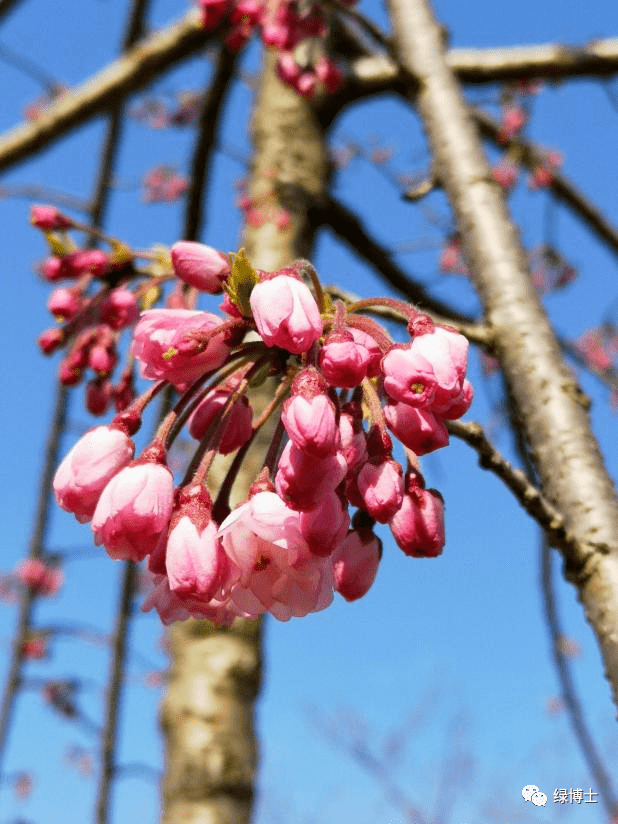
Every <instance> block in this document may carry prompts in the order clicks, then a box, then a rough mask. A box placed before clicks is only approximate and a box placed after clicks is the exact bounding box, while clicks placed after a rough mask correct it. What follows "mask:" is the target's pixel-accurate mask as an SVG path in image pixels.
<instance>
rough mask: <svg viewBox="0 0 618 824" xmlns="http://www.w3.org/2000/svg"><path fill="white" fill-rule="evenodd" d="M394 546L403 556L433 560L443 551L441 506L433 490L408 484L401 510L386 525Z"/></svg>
mask: <svg viewBox="0 0 618 824" xmlns="http://www.w3.org/2000/svg"><path fill="white" fill-rule="evenodd" d="M390 528H391V532H392V533H393V535H394V537H395V540H396V541H397V545H398V546H399V547H400V549H402V550H403V551H404V552H405V554H406V555H412V556H414V557H415V558H433V557H435V556H436V555H440V554H441V553H442V549H443V548H444V540H445V539H444V504H443V503H442V498H441V497H440V495H439V494H438V493H437V492H436V491H435V490H434V489H422V488H420V487H419V486H415V485H414V484H409V489H408V492H407V493H406V494H405V495H404V497H403V502H402V504H401V508H400V509H399V511H398V512H396V513H395V515H394V516H393V517H392V519H391V522H390Z"/></svg>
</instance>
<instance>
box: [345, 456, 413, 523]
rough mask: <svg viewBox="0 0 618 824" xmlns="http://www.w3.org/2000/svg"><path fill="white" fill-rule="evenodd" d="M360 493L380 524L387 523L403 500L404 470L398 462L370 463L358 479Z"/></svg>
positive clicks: (361, 471) (390, 460) (374, 461)
mask: <svg viewBox="0 0 618 824" xmlns="http://www.w3.org/2000/svg"><path fill="white" fill-rule="evenodd" d="M356 482H357V486H358V491H359V492H360V494H361V497H362V499H363V502H364V508H365V509H366V510H367V512H368V513H369V514H370V515H371V517H372V518H375V520H376V521H380V523H383V524H385V523H387V522H388V521H389V520H390V519H391V518H392V517H393V515H394V514H395V512H397V510H398V509H399V507H400V506H401V501H402V499H403V490H404V487H403V469H402V468H401V466H400V465H399V464H398V463H397V461H394V460H392V459H391V458H387V459H386V460H382V461H377V460H375V459H374V460H371V461H368V462H367V463H366V464H365V465H364V466H363V467H362V468H361V470H360V472H359V473H358V477H357V481H356Z"/></svg>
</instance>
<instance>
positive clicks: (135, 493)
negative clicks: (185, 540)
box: [92, 458, 174, 562]
mask: <svg viewBox="0 0 618 824" xmlns="http://www.w3.org/2000/svg"><path fill="white" fill-rule="evenodd" d="M173 500H174V480H173V477H172V473H171V472H170V471H169V469H168V468H167V467H166V466H163V465H162V464H161V463H155V462H151V461H148V460H145V459H144V458H140V459H139V460H137V461H134V462H133V463H132V464H130V465H129V466H127V467H125V468H124V469H122V470H121V471H120V472H119V473H118V474H117V475H114V477H113V478H112V479H111V481H110V482H109V483H108V484H107V486H106V487H105V489H104V490H103V492H102V494H101V497H100V498H99V502H98V503H97V507H96V509H95V512H94V515H93V517H92V530H93V532H94V540H95V543H96V544H97V546H100V545H101V544H103V545H104V546H105V548H106V550H107V552H108V554H109V556H110V557H111V558H114V559H116V560H124V561H135V562H138V561H142V560H143V559H144V558H145V557H146V556H147V555H149V554H150V553H151V552H152V551H153V550H154V549H155V547H156V545H157V541H158V540H159V538H160V536H161V533H162V532H163V530H167V528H168V525H169V522H170V517H171V514H172V506H173Z"/></svg>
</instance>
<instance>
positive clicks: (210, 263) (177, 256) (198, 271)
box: [171, 240, 231, 295]
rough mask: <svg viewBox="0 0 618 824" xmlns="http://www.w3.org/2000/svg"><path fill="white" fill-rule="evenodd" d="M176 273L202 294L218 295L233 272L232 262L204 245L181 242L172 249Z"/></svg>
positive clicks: (186, 241) (189, 241)
mask: <svg viewBox="0 0 618 824" xmlns="http://www.w3.org/2000/svg"><path fill="white" fill-rule="evenodd" d="M171 254H172V266H173V267H174V273H175V275H176V277H178V278H180V280H182V281H184V282H185V283H188V284H189V286H195V288H196V289H199V290H200V291H202V292H209V293H210V294H211V295H216V294H218V293H219V292H221V290H222V288H223V283H224V281H225V279H226V278H227V276H228V275H229V273H230V271H231V265H230V260H229V258H228V257H227V256H226V255H223V254H221V252H217V250H216V249H213V248H212V247H211V246H206V244H204V243H195V242H193V241H191V240H180V241H178V243H175V244H174V245H173V246H172V249H171Z"/></svg>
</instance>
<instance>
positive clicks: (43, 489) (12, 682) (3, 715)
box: [0, 384, 69, 775]
mask: <svg viewBox="0 0 618 824" xmlns="http://www.w3.org/2000/svg"><path fill="white" fill-rule="evenodd" d="M68 400H69V393H68V390H67V388H66V387H64V386H61V385H60V384H58V387H57V389H56V402H55V406H54V411H53V413H52V420H51V424H50V429H49V435H48V438H47V444H46V447H45V459H44V463H43V472H42V475H41V480H40V483H39V492H38V501H37V511H36V516H35V520H34V529H33V533H32V538H31V539H30V549H29V552H28V557H29V558H42V557H43V556H44V554H45V550H44V547H45V539H46V536H47V530H48V526H49V510H50V504H51V485H52V480H53V477H54V472H55V471H56V466H57V463H58V456H59V450H60V441H61V438H62V433H63V432H64V428H65V425H66V420H67V406H68ZM35 599H36V595H35V591H34V589H32V588H31V587H28V588H26V587H24V589H23V591H22V596H21V601H20V605H19V618H18V621H17V629H16V630H15V635H14V640H13V648H12V652H11V661H10V664H9V672H8V675H7V679H6V684H5V687H4V693H3V696H2V705H1V706H2V708H1V709H0V775H1V774H2V772H3V770H2V761H3V758H4V753H5V749H6V743H7V738H8V733H9V729H10V724H11V720H12V718H13V710H14V707H15V699H16V697H17V691H18V689H19V685H20V681H21V668H22V664H23V660H24V643H25V641H26V639H27V637H28V633H29V630H30V626H31V623H32V615H33V607H34V602H35Z"/></svg>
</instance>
